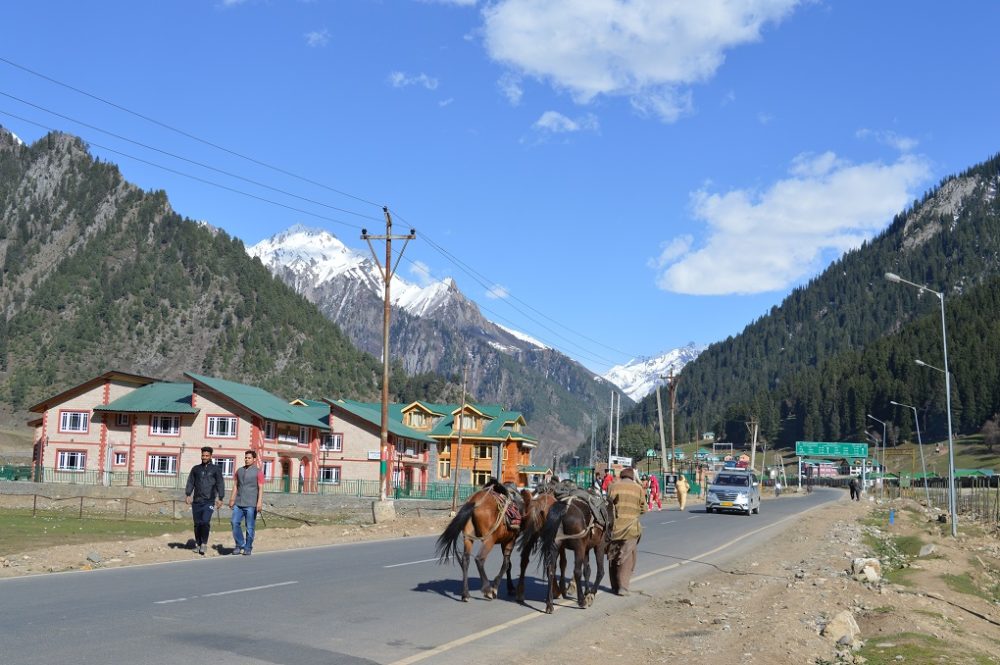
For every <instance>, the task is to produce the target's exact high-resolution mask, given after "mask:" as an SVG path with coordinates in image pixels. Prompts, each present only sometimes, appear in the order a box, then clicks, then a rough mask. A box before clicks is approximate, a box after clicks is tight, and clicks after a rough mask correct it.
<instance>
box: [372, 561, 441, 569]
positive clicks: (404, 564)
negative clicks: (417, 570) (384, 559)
mask: <svg viewBox="0 0 1000 665" xmlns="http://www.w3.org/2000/svg"><path fill="white" fill-rule="evenodd" d="M428 561H437V559H421V560H420V561H407V562H406V563H394V564H392V565H391V566H382V567H383V568H399V567H400V566H412V565H414V564H418V563H427V562H428Z"/></svg>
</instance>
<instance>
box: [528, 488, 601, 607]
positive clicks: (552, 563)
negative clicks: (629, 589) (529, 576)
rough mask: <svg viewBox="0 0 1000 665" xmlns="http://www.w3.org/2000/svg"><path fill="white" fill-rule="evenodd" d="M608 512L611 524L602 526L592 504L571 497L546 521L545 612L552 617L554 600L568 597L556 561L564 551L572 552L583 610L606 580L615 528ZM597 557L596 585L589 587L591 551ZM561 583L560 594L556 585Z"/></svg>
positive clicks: (574, 571) (544, 541)
mask: <svg viewBox="0 0 1000 665" xmlns="http://www.w3.org/2000/svg"><path fill="white" fill-rule="evenodd" d="M611 519H612V518H611V515H610V511H609V515H608V521H609V524H607V525H603V526H602V525H601V524H600V522H599V521H598V520H597V519H595V516H594V514H593V511H592V509H591V507H590V504H589V503H588V502H587V500H586V499H582V498H580V497H578V496H570V497H567V498H566V499H562V500H560V501H557V502H556V503H555V504H554V505H553V506H552V508H550V509H549V514H548V516H547V517H546V519H545V527H544V528H543V530H542V552H543V555H544V560H545V572H546V576H547V577H548V580H549V584H548V595H547V597H546V600H545V613H546V614H552V611H553V609H554V608H553V603H552V601H553V598H554V597H555V596H557V595H565V593H566V587H565V580H557V578H556V559H557V558H558V557H560V556H565V554H564V551H565V550H567V549H570V550H573V579H574V581H575V582H576V597H577V604H578V605H579V606H580V607H590V605H591V604H592V603H593V602H594V596H595V595H596V594H597V588H598V586H599V585H600V584H601V580H602V579H604V558H605V554H606V552H607V548H608V544H609V542H610V535H611V531H612V529H613V527H612V525H611V524H610V522H611ZM591 550H593V552H594V554H595V556H596V557H597V575H596V577H595V579H594V583H593V585H591V586H588V583H589V580H590V552H591ZM557 583H559V593H558V594H557V593H556V584H557Z"/></svg>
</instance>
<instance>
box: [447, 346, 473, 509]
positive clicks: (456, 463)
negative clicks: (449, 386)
mask: <svg viewBox="0 0 1000 665" xmlns="http://www.w3.org/2000/svg"><path fill="white" fill-rule="evenodd" d="M468 372H469V363H468V360H466V363H465V366H464V367H462V411H461V412H460V413H459V414H458V446H457V447H456V448H455V454H454V455H452V465H451V472H452V473H453V474H455V477H454V479H453V488H452V492H451V516H452V517H454V516H455V515H456V511H457V507H458V472H459V469H461V468H462V423H464V422H465V417H464V416H465V386H466V377H467V376H468Z"/></svg>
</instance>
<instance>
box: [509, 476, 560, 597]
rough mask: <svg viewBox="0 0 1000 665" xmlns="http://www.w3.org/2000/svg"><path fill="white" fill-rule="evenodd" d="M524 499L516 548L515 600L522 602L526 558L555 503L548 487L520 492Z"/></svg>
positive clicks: (535, 544) (536, 546)
mask: <svg viewBox="0 0 1000 665" xmlns="http://www.w3.org/2000/svg"><path fill="white" fill-rule="evenodd" d="M522 495H523V496H524V498H525V501H524V517H523V518H521V535H520V537H519V541H518V542H519V543H520V544H519V545H518V549H520V550H521V576H520V578H519V579H518V581H517V602H519V603H523V602H524V573H525V570H526V569H527V568H528V560H529V559H530V558H531V555H532V554H533V553H534V552H535V551H536V550H537V549H538V546H539V544H540V543H541V535H542V528H543V527H544V526H545V518H546V516H548V514H549V510H550V509H551V508H552V506H553V505H555V503H556V496H555V493H554V492H553V491H552V489H550V488H545V489H542V490H540V491H539V493H538V494H537V495H534V496H532V495H531V493H530V492H522ZM560 562H561V564H562V569H563V570H564V571H565V569H566V554H565V552H560Z"/></svg>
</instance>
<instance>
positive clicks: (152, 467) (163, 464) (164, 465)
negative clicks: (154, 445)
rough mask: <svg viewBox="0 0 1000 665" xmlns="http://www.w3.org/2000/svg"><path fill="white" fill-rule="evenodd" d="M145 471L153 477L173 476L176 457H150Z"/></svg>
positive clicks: (175, 468) (175, 469)
mask: <svg viewBox="0 0 1000 665" xmlns="http://www.w3.org/2000/svg"><path fill="white" fill-rule="evenodd" d="M147 470H148V471H149V473H150V475H153V476H173V475H175V474H176V473H177V455H150V456H149V467H148V468H147Z"/></svg>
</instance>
